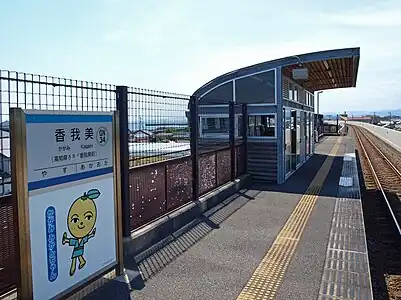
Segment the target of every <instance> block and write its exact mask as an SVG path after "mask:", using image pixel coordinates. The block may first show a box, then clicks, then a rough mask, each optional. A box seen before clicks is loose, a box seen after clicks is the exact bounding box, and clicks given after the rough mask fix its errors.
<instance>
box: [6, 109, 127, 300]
mask: <svg viewBox="0 0 401 300" xmlns="http://www.w3.org/2000/svg"><path fill="white" fill-rule="evenodd" d="M27 112H33V111H29V110H27ZM37 112H42V113H43V114H46V115H47V114H49V115H52V114H53V115H60V114H62V115H68V114H70V115H82V114H88V115H89V114H91V115H96V112H75V111H68V112H66V111H49V110H43V111H35V113H37ZM101 114H102V113H98V115H101ZM112 128H113V130H112V134H113V137H112V138H113V139H112V142H113V147H112V149H113V150H112V155H113V181H114V211H115V245H116V263H115V264H113V267H111V268H110V269H107V270H104V271H103V272H102V273H101V274H96V276H93V275H91V276H89V277H87V278H86V279H85V280H86V282H85V283H83V282H82V281H80V282H78V283H77V284H75V285H74V286H72V287H70V288H69V289H68V292H66V293H64V292H61V293H60V294H59V295H60V296H56V297H55V298H54V299H62V298H66V297H69V296H71V295H73V294H75V293H76V292H78V291H79V290H80V289H82V288H84V287H85V286H87V285H88V284H89V283H91V282H93V281H94V280H96V279H99V278H100V277H102V276H104V275H105V274H107V273H109V272H110V271H112V270H115V271H116V275H117V276H119V275H122V274H123V272H124V267H123V237H122V205H121V175H120V170H121V165H120V164H121V161H120V129H119V114H118V111H114V112H113V114H112ZM10 129H11V130H10V133H11V134H10V148H11V153H12V155H11V167H12V171H11V175H12V195H13V201H16V207H17V211H16V212H15V216H16V219H17V221H16V223H18V227H17V228H18V234H17V237H16V240H17V242H18V243H17V249H18V250H19V251H18V252H19V253H18V254H17V258H19V271H20V272H19V273H20V280H19V282H18V284H17V295H18V299H23V300H31V299H34V294H33V282H32V273H33V272H32V257H31V234H30V220H29V191H28V158H27V123H26V113H25V111H24V110H22V109H20V108H10ZM92 276H93V277H92Z"/></svg>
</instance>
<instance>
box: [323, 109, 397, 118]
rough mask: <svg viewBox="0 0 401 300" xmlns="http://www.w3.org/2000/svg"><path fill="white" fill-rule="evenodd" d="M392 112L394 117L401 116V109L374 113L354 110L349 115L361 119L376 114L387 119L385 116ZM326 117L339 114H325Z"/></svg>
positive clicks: (348, 112)
mask: <svg viewBox="0 0 401 300" xmlns="http://www.w3.org/2000/svg"><path fill="white" fill-rule="evenodd" d="M390 112H391V114H392V115H394V116H395V115H397V116H401V108H397V109H388V110H377V111H373V110H353V111H347V114H348V116H354V117H361V116H366V115H373V114H374V113H375V114H376V115H377V116H380V117H385V116H388V115H389V113H390ZM324 115H325V116H329V115H332V116H336V115H337V113H334V112H325V113H324Z"/></svg>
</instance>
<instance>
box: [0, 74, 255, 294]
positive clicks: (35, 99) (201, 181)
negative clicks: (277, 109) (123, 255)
mask: <svg viewBox="0 0 401 300" xmlns="http://www.w3.org/2000/svg"><path fill="white" fill-rule="evenodd" d="M198 100H199V99H197V98H195V97H190V96H186V95H181V94H174V93H166V92H159V91H151V90H144V89H137V88H130V87H127V86H118V85H110V84H102V83H95V82H88V81H81V80H72V79H65V78H59V77H52V76H44V75H33V74H27V73H22V72H11V71H4V70H0V108H1V110H0V196H3V197H1V198H0V224H1V226H0V295H1V294H3V293H4V292H7V291H9V290H10V289H12V288H13V287H15V284H16V282H17V280H18V277H19V273H18V272H19V271H18V270H19V268H18V262H17V258H18V249H17V246H16V241H17V240H18V230H17V227H16V224H17V223H16V204H15V199H13V197H12V190H11V173H12V172H14V171H17V170H11V158H12V153H10V123H9V109H10V108H13V107H20V108H23V109H41V110H51V111H58V110H66V111H79V112H85V111H88V112H90V111H91V112H100V111H114V110H117V111H119V126H120V157H121V162H122V163H121V180H122V185H121V188H122V191H121V194H122V208H123V234H124V235H125V236H127V235H129V234H130V233H131V230H134V229H136V228H138V227H139V226H141V225H143V224H145V223H147V222H150V221H152V220H154V219H155V218H158V217H160V216H161V215H163V214H165V213H167V212H169V211H171V210H173V209H176V208H177V207H180V206H181V205H183V204H186V203H188V202H190V201H196V200H197V199H198V198H199V197H200V196H202V195H204V194H205V193H207V192H209V191H211V190H213V189H215V188H217V187H219V186H221V185H223V184H225V183H227V182H230V181H233V180H234V179H235V178H238V177H239V176H241V175H243V174H245V173H246V170H247V167H246V166H247V162H246V161H247V147H246V144H247V143H246V136H247V134H246V130H247V129H246V127H247V125H246V119H247V118H246V106H244V105H243V106H240V105H235V104H234V103H228V102H224V101H221V100H219V99H209V100H210V101H209V102H210V103H216V104H219V103H222V104H224V105H226V107H227V110H226V113H225V114H226V117H224V118H220V119H219V121H218V122H219V124H218V125H216V126H214V125H210V124H212V123H213V122H212V121H211V119H207V118H203V115H202V114H203V112H202V109H201V107H200V106H199V101H198ZM241 118H242V119H241ZM202 124H203V125H202ZM205 124H206V125H205ZM201 125H202V126H203V127H201ZM209 125H210V126H209ZM216 132H217V135H216V134H215V133H216Z"/></svg>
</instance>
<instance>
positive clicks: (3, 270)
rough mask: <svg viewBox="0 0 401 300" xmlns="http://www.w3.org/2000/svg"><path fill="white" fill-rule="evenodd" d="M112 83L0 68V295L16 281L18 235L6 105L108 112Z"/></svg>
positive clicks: (112, 104)
mask: <svg viewBox="0 0 401 300" xmlns="http://www.w3.org/2000/svg"><path fill="white" fill-rule="evenodd" d="M115 104H116V103H115V86H113V85H110V84H101V83H94V82H88V81H79V80H72V79H66V78H59V77H52V76H44V75H34V74H27V73H22V72H12V71H6V70H0V196H5V195H6V196H5V197H2V198H0V295H1V294H3V293H5V292H7V291H8V290H10V289H12V288H13V287H14V286H15V284H16V281H17V280H18V276H19V274H18V270H19V268H18V262H17V261H16V258H17V254H18V252H17V251H19V249H17V247H16V245H15V238H16V237H15V236H16V235H17V234H18V230H17V228H15V227H14V221H15V220H14V218H15V208H14V207H13V205H14V204H13V203H12V197H11V195H10V194H11V192H12V191H11V156H12V153H11V152H10V123H9V110H10V108H15V107H19V108H22V109H43V110H51V111H54V110H71V111H112V110H115V108H116V105H115Z"/></svg>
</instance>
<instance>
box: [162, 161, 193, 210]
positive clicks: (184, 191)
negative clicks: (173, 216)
mask: <svg viewBox="0 0 401 300" xmlns="http://www.w3.org/2000/svg"><path fill="white" fill-rule="evenodd" d="M166 169H167V176H166V180H167V184H166V186H167V210H172V209H174V208H177V207H179V206H181V205H182V204H185V203H188V202H189V201H191V200H192V180H193V179H192V159H191V157H190V156H187V157H185V158H183V159H178V160H175V161H172V162H171V163H167V164H166Z"/></svg>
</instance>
